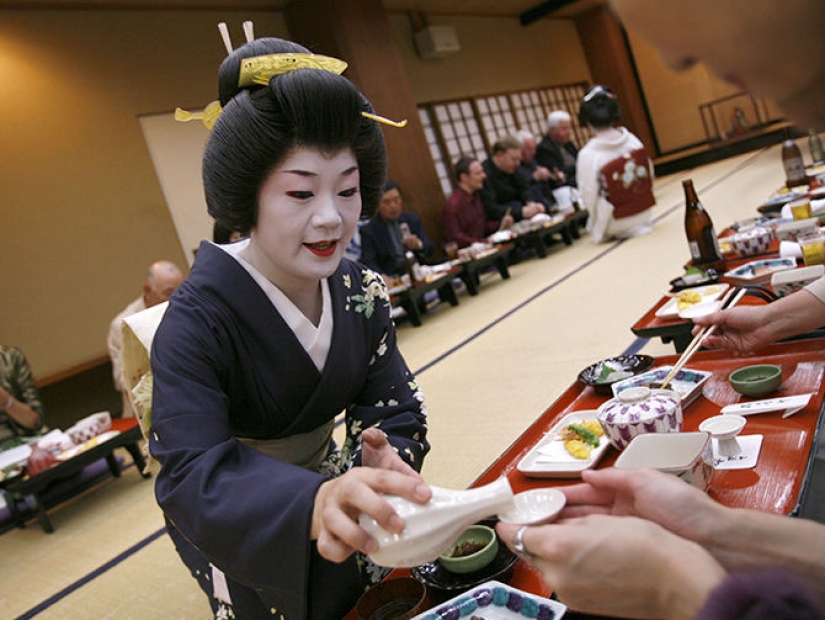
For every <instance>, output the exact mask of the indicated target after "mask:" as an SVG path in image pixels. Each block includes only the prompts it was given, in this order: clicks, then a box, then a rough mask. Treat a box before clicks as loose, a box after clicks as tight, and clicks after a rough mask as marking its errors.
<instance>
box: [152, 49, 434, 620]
mask: <svg viewBox="0 0 825 620" xmlns="http://www.w3.org/2000/svg"><path fill="white" fill-rule="evenodd" d="M242 61H245V62H242ZM345 66H346V65H345V64H344V63H342V62H341V61H337V60H335V59H332V58H326V57H321V56H313V55H310V54H308V52H307V50H306V49H305V48H303V47H301V46H298V45H296V44H293V43H290V42H288V41H283V40H280V39H258V40H255V41H252V42H250V43H247V44H246V45H244V46H243V47H241V48H238V49H237V50H235V51H234V52H233V53H232V54H230V56H229V57H228V58H227V59H226V60H225V61H224V62H223V64H222V65H221V68H220V72H219V93H220V104H221V105H222V106H223V109H222V111H221V112H220V114H219V116H218V118H217V121H216V122H215V124H214V128H213V130H212V134H211V136H210V138H209V141H208V143H207V146H206V152H205V155H204V161H203V180H204V186H205V191H206V200H207V205H208V210H209V213H210V215H212V216H213V217H214V218H215V220H216V221H218V222H219V223H220V224H222V225H223V226H225V227H227V228H229V229H230V230H235V231H239V232H241V233H244V234H246V233H248V234H249V238H248V239H245V240H244V241H240V242H238V243H235V244H232V245H227V246H217V245H214V244H211V243H208V242H204V243H203V244H202V245H201V247H200V248H199V251H198V253H197V260H196V261H195V264H194V265H193V267H192V271H191V274H190V276H189V278H188V279H187V280H186V281H185V282H184V283H183V284H182V285H181V286H180V288H179V289H178V290H177V292H176V293H175V295H174V296H173V298H172V299H171V301H170V305H169V308H168V310H167V311H166V314H165V316H164V319H163V321H162V323H161V325H160V327H159V328H158V331H157V333H156V335H155V338H154V342H153V348H152V355H151V361H152V371H153V375H154V393H153V409H152V427H151V432H150V449H151V452H152V455H153V456H155V457H156V458H157V459H158V461H160V463H161V468H160V472H159V474H158V477H157V483H156V495H157V500H158V503H159V504H160V506H161V508H162V509H163V511H164V514H165V516H166V520H167V526H168V529H169V534H170V536H171V537H172V539H173V541H174V543H175V546H176V548H177V550H178V553H179V554H180V556H181V558H182V559H183V561H184V562H185V563H186V565H187V566H188V567H189V569H190V570H191V571H192V573H193V575H194V576H195V577H196V578H197V579H198V581H199V583H200V585H201V587H202V588H203V589H204V590H205V592H206V593H207V595H208V597H209V600H210V603H211V605H212V608H213V610H214V613H215V616H216V618H231V617H234V618H239V619H243V620H249V619H257V618H276V619H278V618H286V619H288V620H301V619H304V618H307V619H311V620H340V618H342V617H343V616H344V615H346V613H347V611H348V610H349V609H350V608H351V607H352V606H353V605H354V603H355V601H356V600H357V598H358V597H359V596H360V595H361V594H362V593H363V592H364V589H365V587H367V586H368V585H370V582H371V581H376V580H378V579H380V578H381V577H382V576H383V574H384V572H383V571H382V570H380V569H378V568H377V567H374V566H372V565H371V564H370V563H369V562H368V561H366V560H365V558H364V556H363V555H361V552H363V553H368V552H369V551H371V550H373V549H374V547H375V545H376V541H375V540H374V539H373V538H371V537H370V536H369V535H368V534H367V533H366V532H365V531H364V530H363V529H361V528H360V527H359V526H358V515H359V514H361V513H366V514H368V515H370V516H372V517H373V518H375V519H376V520H377V521H379V523H381V524H382V525H383V527H384V528H386V529H388V530H391V531H395V532H400V531H402V530H403V521H402V520H401V518H400V517H399V516H398V515H397V514H396V513H395V512H394V511H393V509H392V508H391V507H390V505H389V504H388V503H387V502H386V501H384V499H383V498H382V497H381V494H382V493H390V494H394V495H401V496H404V497H406V498H408V499H410V500H413V501H417V502H419V503H424V502H426V501H427V500H429V498H430V494H431V491H430V489H429V487H428V486H427V485H426V484H425V483H424V482H423V480H422V479H421V477H420V475H419V474H418V473H417V472H418V470H420V468H421V464H422V460H423V458H424V455H425V454H426V453H427V451H428V449H429V445H428V444H427V441H426V408H425V406H424V402H423V395H422V394H421V391H420V389H419V388H418V386H417V384H416V382H415V379H414V377H413V376H412V374H411V373H410V371H409V369H408V368H407V365H406V363H405V362H404V360H403V358H402V357H401V354H400V352H399V351H398V348H397V346H396V336H395V330H394V326H393V323H392V321H391V319H390V304H389V298H388V295H387V291H386V289H385V288H384V285H383V282H382V279H381V277H380V276H379V275H378V274H375V273H373V272H371V271H369V270H367V269H366V268H364V267H361V266H359V265H357V264H355V263H353V262H350V261H349V260H347V259H342V257H343V253H344V250H345V249H346V247H347V244H348V243H349V240H350V238H351V237H352V234H353V232H354V230H355V228H356V224H357V222H358V220H359V218H360V217H362V216H366V217H368V216H371V215H372V214H373V213H374V212H375V210H376V208H377V206H378V201H379V199H380V196H381V190H382V186H383V184H384V180H385V176H386V153H385V148H384V141H383V137H382V134H381V130H380V128H379V125H378V123H377V122H376V120H375V119H376V117H375V116H373V115H372V114H371V113H372V108H371V106H370V104H369V102H368V101H367V100H366V99H365V98H364V97H363V95H361V94H360V93H359V92H358V90H357V89H356V88H355V87H354V86H353V85H352V84H351V83H350V82H349V81H348V80H347V79H345V78H344V77H341V76H340V75H339V73H340V72H341V71H343V69H344V67H345ZM341 412H346V441H345V443H344V445H343V446H341V447H340V449H339V448H338V447H337V446H336V445H335V443H334V442H333V440H332V430H333V424H334V418H335V417H336V416H337V415H338V414H339V413H341Z"/></svg>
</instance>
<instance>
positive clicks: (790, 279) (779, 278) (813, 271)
mask: <svg viewBox="0 0 825 620" xmlns="http://www.w3.org/2000/svg"><path fill="white" fill-rule="evenodd" d="M823 275H825V265H810V266H808V267H797V268H796V269H788V270H787V271H780V272H779V273H775V274H773V275H772V276H771V288H772V289H773V292H774V293H776V294H777V295H779V296H780V297H784V296H785V295H790V294H791V293H793V292H794V291H797V290H799V289H801V288H803V287H805V286H807V285H808V284H810V283H811V282H813V281H814V280H818V279H819V278H821V277H822V276H823Z"/></svg>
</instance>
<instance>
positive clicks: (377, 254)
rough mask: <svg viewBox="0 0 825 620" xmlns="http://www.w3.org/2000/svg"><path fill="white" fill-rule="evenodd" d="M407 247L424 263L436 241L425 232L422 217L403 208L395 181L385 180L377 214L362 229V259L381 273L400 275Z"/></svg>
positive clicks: (403, 272)
mask: <svg viewBox="0 0 825 620" xmlns="http://www.w3.org/2000/svg"><path fill="white" fill-rule="evenodd" d="M408 250H409V251H412V252H413V254H415V256H416V258H417V259H418V261H419V262H421V263H425V262H426V261H427V259H428V258H429V257H430V256H431V255H432V253H433V251H434V250H435V244H434V243H433V242H432V241H430V239H429V237H427V233H425V232H424V227H423V226H422V225H421V218H420V217H418V215H417V214H416V213H412V212H410V211H404V197H403V196H402V195H401V188H400V187H398V183H395V182H394V181H387V182H386V184H385V185H384V195H383V196H382V197H381V203H380V204H379V206H378V213H376V214H375V217H374V218H373V219H372V220H371V221H370V222H368V223H367V224H365V225H364V226H363V227H362V228H361V262H362V263H364V264H365V265H366V266H367V267H369V268H370V269H373V270H375V271H377V272H379V273H381V274H384V275H391V276H400V275H403V274H405V273H406V272H407V264H406V262H405V260H404V255H405V254H406V253H407V251H408Z"/></svg>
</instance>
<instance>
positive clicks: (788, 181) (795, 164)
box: [782, 131, 808, 187]
mask: <svg viewBox="0 0 825 620" xmlns="http://www.w3.org/2000/svg"><path fill="white" fill-rule="evenodd" d="M782 166H783V167H784V168H785V185H787V186H788V187H797V186H799V185H807V184H808V175H807V174H806V173H805V164H804V163H803V161H802V151H800V150H799V147H798V146H797V145H796V142H794V141H793V138H791V134H790V133H789V132H787V131H786V132H785V141H784V142H783V143H782Z"/></svg>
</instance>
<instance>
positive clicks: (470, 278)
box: [460, 243, 516, 295]
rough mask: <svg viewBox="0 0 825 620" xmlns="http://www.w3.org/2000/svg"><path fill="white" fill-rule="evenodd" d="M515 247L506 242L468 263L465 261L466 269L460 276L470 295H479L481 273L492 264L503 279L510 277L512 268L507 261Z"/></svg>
mask: <svg viewBox="0 0 825 620" xmlns="http://www.w3.org/2000/svg"><path fill="white" fill-rule="evenodd" d="M515 247H516V246H515V245H514V244H512V243H505V244H503V245H500V246H497V247H495V248H494V249H492V250H490V251H489V253H486V254H484V255H483V256H481V257H480V258H474V259H472V260H469V261H467V262H466V263H463V267H464V270H463V271H462V273H461V276H460V277H461V279H462V280H463V281H464V284H465V286H466V287H467V292H468V293H470V295H478V287H479V285H480V284H481V279H480V277H479V275H480V274H481V272H482V271H483V270H484V269H486V268H487V267H489V266H490V265H493V266H494V267H495V268H496V269H497V270H498V272H499V274H501V278H502V279H503V280H507V279H509V278H510V270H509V268H508V267H507V262H508V260H509V257H510V253H511V252H512V251H513V250H514V249H515Z"/></svg>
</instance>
